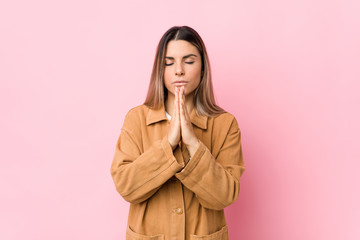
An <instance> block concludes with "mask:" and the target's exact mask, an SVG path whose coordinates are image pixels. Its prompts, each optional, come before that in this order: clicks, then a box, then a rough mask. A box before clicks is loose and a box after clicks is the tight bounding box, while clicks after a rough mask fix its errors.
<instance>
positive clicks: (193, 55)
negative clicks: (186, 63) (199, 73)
mask: <svg viewBox="0 0 360 240" xmlns="http://www.w3.org/2000/svg"><path fill="white" fill-rule="evenodd" d="M188 57H197V56H196V55H195V54H188V55H185V56H183V59H184V58H188ZM165 58H167V59H174V58H173V57H167V56H166V57H165Z"/></svg>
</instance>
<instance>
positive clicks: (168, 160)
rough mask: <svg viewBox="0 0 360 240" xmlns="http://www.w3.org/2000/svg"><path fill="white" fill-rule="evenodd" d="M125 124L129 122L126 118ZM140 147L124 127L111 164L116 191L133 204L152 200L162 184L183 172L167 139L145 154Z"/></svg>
mask: <svg viewBox="0 0 360 240" xmlns="http://www.w3.org/2000/svg"><path fill="white" fill-rule="evenodd" d="M125 121H130V120H129V119H127V118H125ZM125 125H126V122H124V126H125ZM139 145H140V143H139V140H138V139H137V138H136V135H135V134H134V133H133V132H131V131H130V130H129V129H127V128H125V127H123V128H122V129H121V134H120V136H119V138H118V141H117V144H116V148H115V154H114V158H113V162H112V164H111V176H112V179H113V181H114V184H115V186H116V189H117V191H118V192H119V193H120V195H121V196H122V197H123V198H124V199H125V200H126V201H128V202H131V203H139V202H142V201H144V200H146V199H148V198H149V197H151V196H152V195H153V194H154V193H155V192H156V191H157V190H158V189H159V188H160V187H161V186H162V184H163V183H165V182H166V181H167V180H168V179H169V178H171V177H172V176H173V175H174V174H175V173H176V172H178V171H180V170H181V169H182V168H183V165H181V164H179V163H178V162H177V160H176V158H175V157H174V155H173V152H172V148H171V146H170V144H169V142H168V139H167V137H164V138H163V139H161V140H158V141H155V142H154V143H153V144H152V146H151V147H150V148H148V149H147V150H145V151H144V152H143V153H141V151H140V148H139Z"/></svg>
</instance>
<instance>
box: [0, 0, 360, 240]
mask: <svg viewBox="0 0 360 240" xmlns="http://www.w3.org/2000/svg"><path fill="white" fill-rule="evenodd" d="M359 13H360V2H359V1H358V0H346V1H344V0H333V1H329V0H326V1H325V0H296V1H286V0H276V1H265V0H262V1H260V0H252V1H227V0H224V1H209V0H207V1H187V0H183V1H169V0H167V1H131V2H130V1H129V2H127V3H125V2H124V1H123V2H121V1H108V0H101V1H100V0H98V1H94V0H91V1H89V0H87V1H85V0H83V1H80V0H75V1H74V0H71V1H70V0H66V1H46V0H42V1H39V0H34V1H25V0H13V1H1V3H0V34H1V35H0V79H1V85H0V111H1V117H0V159H1V167H0V189H1V193H0V194H1V197H0V239H2V240H8V239H19V240H20V239H31V240H32V239H34V240H35V239H37V240H38V239H40V240H45V239H52V240H57V239H59V240H60V239H89V240H90V239H114V240H115V239H124V233H125V227H126V222H127V212H128V203H127V202H125V201H124V200H123V199H122V198H121V197H120V195H119V194H118V193H117V192H116V190H115V187H114V185H113V182H112V179H111V175H110V164H111V162H112V157H113V154H114V149H115V143H116V140H117V138H118V135H119V134H120V128H121V126H122V122H123V118H124V114H125V113H126V112H127V111H128V110H129V109H130V108H132V107H134V106H136V105H139V104H141V103H142V102H143V100H144V98H145V94H146V91H147V87H148V82H149V78H150V73H151V69H152V63H153V59H154V54H155V48H156V45H157V43H158V41H159V39H160V37H161V36H162V34H163V33H164V32H165V31H166V30H167V29H168V28H170V27H172V26H174V25H189V26H191V27H193V28H194V29H196V30H197V31H198V32H199V34H200V35H201V36H202V37H203V40H204V41H205V44H206V46H207V49H208V52H209V56H210V61H211V66H212V70H213V82H214V86H215V94H216V97H217V100H218V103H219V104H220V105H221V106H223V107H224V108H225V109H226V110H228V111H229V112H231V113H233V114H234V115H235V116H236V118H237V119H238V122H239V125H240V128H241V131H242V144H243V149H244V162H245V167H246V170H245V173H244V175H243V177H242V182H241V191H240V197H239V199H238V201H237V202H236V203H235V204H234V205H232V206H230V207H228V208H227V209H226V214H227V220H228V224H229V228H230V237H231V239H233V240H235V239H244V240H245V239H246V240H262V239H267V240H279V239H284V240H285V239H287V240H288V239H291V240H297V239H299V240H300V239H301V240H304V239H307V240H308V239H311V240H312V239H314V240H315V239H327V240H333V239H341V240H342V239H347V240H348V239H349V240H355V239H356V240H357V239H360V228H359V223H360V210H359V209H360V208H359V202H360V187H359V183H360V181H359V177H358V175H359V168H360V163H359V162H360V150H359V149H360V147H359V146H360V144H359V142H360V141H359V136H360V128H359V123H360V113H359V109H360V108H359V105H360V91H359V90H360V83H359V81H360V67H359V66H360V44H359V43H360V14H359Z"/></svg>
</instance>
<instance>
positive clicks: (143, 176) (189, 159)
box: [111, 26, 245, 240]
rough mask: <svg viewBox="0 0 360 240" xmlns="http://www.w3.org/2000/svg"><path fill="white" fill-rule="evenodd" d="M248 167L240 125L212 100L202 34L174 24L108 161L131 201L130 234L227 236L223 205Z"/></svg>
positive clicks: (132, 239)
mask: <svg viewBox="0 0 360 240" xmlns="http://www.w3.org/2000/svg"><path fill="white" fill-rule="evenodd" d="M244 169H245V168H244V163H243V158H242V150H241V144H240V129H239V127H238V124H237V121H236V119H235V118H234V116H233V115H231V114H230V113H227V112H225V111H224V110H223V109H222V108H220V107H219V106H217V105H216V104H215V100H214V95H213V89H212V83H211V74H210V64H209V60H208V55H207V52H206V48H205V45H204V43H203V41H202V39H201V37H200V36H199V35H198V33H197V32H196V31H195V30H194V29H192V28H190V27H187V26H182V27H172V28H170V29H169V30H168V31H167V32H166V33H165V34H164V35H163V36H162V38H161V40H160V42H159V45H158V47H157V52H156V56H155V61H154V66H153V70H152V75H151V81H150V86H149V90H148V94H147V98H146V100H145V102H144V104H143V105H140V106H137V107H135V108H132V109H131V110H130V111H129V112H128V113H127V114H126V116H125V120H124V123H123V127H122V129H121V134H120V137H119V139H118V141H117V144H116V148H115V155H114V159H113V162H112V165H111V175H112V178H113V181H114V183H115V186H116V189H117V191H118V192H119V193H120V195H121V196H122V197H123V198H124V199H125V200H126V201H128V202H130V203H131V204H130V210H129V217H128V226H127V232H126V239H129V240H140V239H141V240H146V239H151V240H158V239H165V240H168V239H186V240H187V239H212V240H218V239H219V240H223V239H228V230H227V224H226V220H225V216H224V208H225V207H226V206H228V205H230V204H232V203H233V202H234V201H235V200H236V199H237V197H238V195H239V190H240V182H239V181H240V176H241V175H242V173H243V172H244Z"/></svg>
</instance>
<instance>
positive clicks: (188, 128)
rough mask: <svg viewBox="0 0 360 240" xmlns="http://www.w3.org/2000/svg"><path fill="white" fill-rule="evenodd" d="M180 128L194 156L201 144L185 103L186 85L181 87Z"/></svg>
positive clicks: (185, 142)
mask: <svg viewBox="0 0 360 240" xmlns="http://www.w3.org/2000/svg"><path fill="white" fill-rule="evenodd" d="M179 95H180V96H179V99H180V126H181V127H180V128H181V137H182V139H183V142H184V144H185V145H186V147H187V149H188V151H189V153H190V156H191V157H192V156H193V155H194V153H195V152H196V150H197V148H198V147H199V145H200V142H199V139H198V138H197V137H196V135H195V132H194V129H193V126H192V123H191V120H190V116H189V113H188V111H187V109H186V105H185V94H184V87H181V88H180V94H179Z"/></svg>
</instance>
